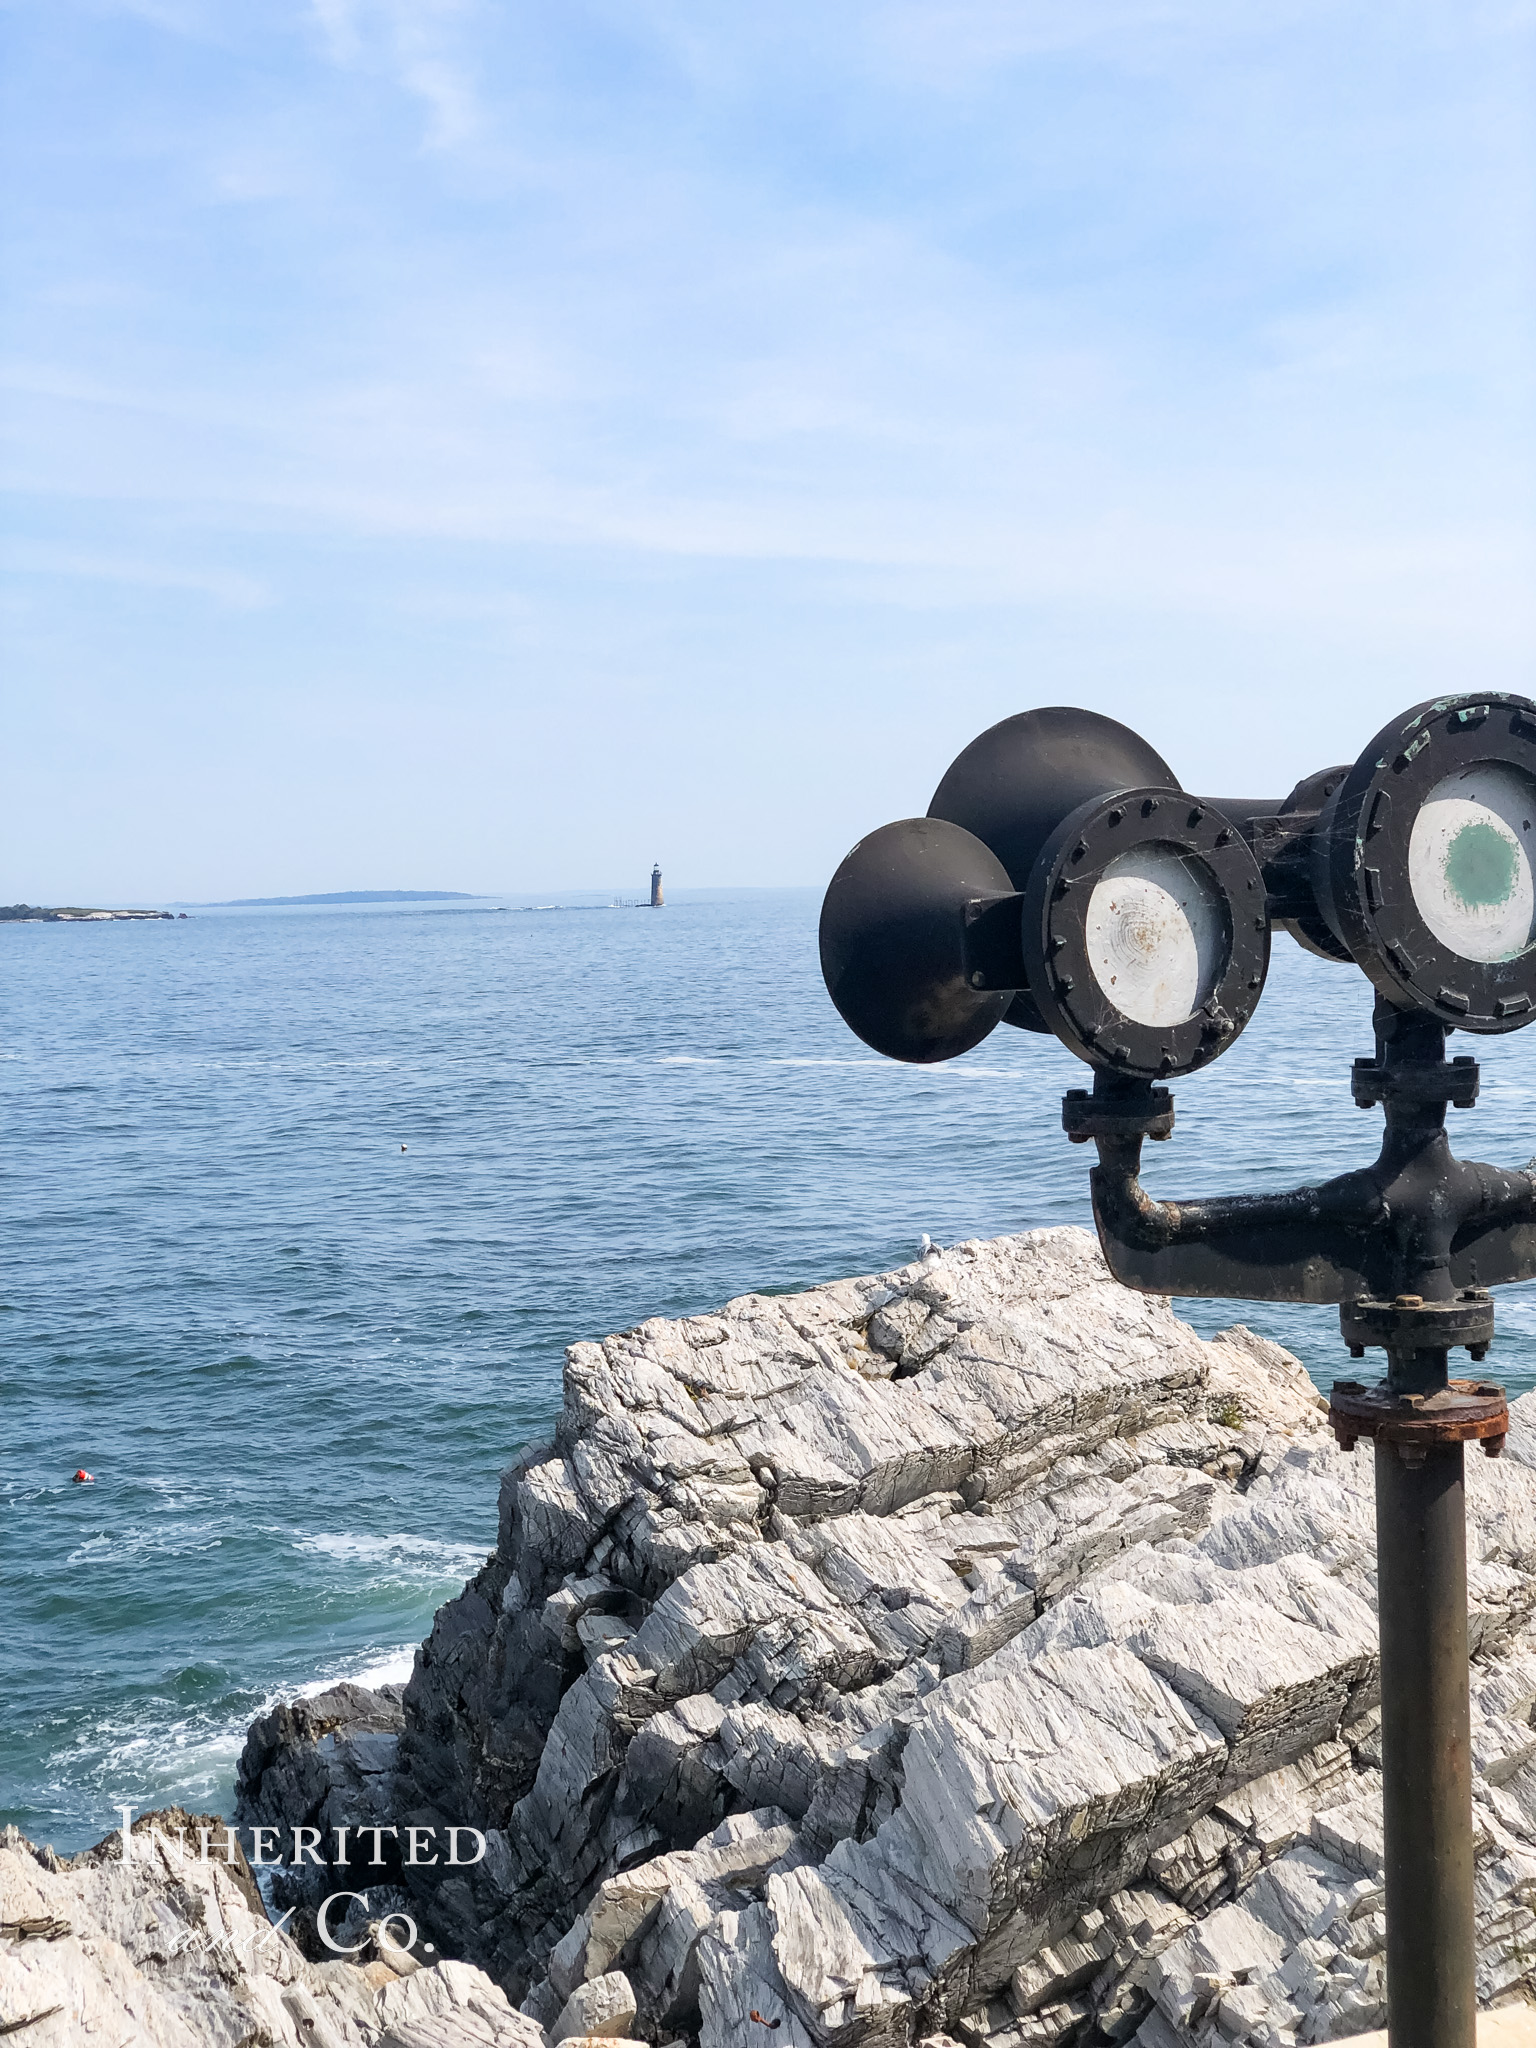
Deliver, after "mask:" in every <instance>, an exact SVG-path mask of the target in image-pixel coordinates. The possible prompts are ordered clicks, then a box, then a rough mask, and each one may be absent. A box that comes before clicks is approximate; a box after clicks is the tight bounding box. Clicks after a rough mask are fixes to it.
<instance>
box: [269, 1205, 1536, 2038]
mask: <svg viewBox="0 0 1536 2048" xmlns="http://www.w3.org/2000/svg"><path fill="white" fill-rule="evenodd" d="M1468 1479H1469V1487H1468V1535H1469V1551H1470V1557H1471V1569H1470V1577H1471V1600H1472V1612H1471V1621H1472V1642H1473V1651H1474V1661H1473V1674H1472V1677H1473V1741H1474V1753H1475V1766H1476V1786H1477V1790H1476V1800H1477V1808H1476V1819H1477V1830H1478V1858H1479V1860H1478V1895H1477V1912H1478V1938H1479V1952H1480V1976H1479V1992H1480V1996H1481V1998H1482V2000H1483V2002H1484V2003H1485V2004H1487V2005H1500V2004H1509V2003H1513V2002H1516V2001H1519V2000H1521V1999H1522V1998H1524V1997H1526V1996H1527V1995H1530V1996H1536V1990H1533V1988H1532V1987H1533V1984H1536V1910H1533V1907H1536V1727H1533V1725H1532V1717H1533V1705H1536V1623H1533V1620H1532V1609H1533V1607H1536V1401H1533V1399H1532V1397H1527V1398H1526V1399H1525V1400H1524V1401H1521V1402H1518V1403H1516V1404H1515V1407H1514V1410H1513V1428H1512V1431H1511V1436H1510V1443H1509V1450H1508V1453H1507V1454H1506V1456H1505V1457H1504V1458H1503V1459H1501V1460H1499V1461H1498V1462H1491V1461H1489V1460H1486V1459H1484V1458H1481V1457H1476V1458H1473V1459H1471V1460H1469V1466H1468ZM1374 1552H1375V1544H1374V1521H1373V1509H1372V1475H1371V1467H1370V1463H1369V1460H1368V1458H1367V1457H1366V1456H1364V1455H1359V1454H1357V1455H1355V1456H1347V1455H1345V1454H1343V1453H1341V1452H1339V1451H1338V1450H1337V1448H1336V1447H1335V1446H1334V1443H1333V1440H1332V1438H1331V1436H1330V1435H1329V1434H1328V1432H1327V1430H1326V1428H1325V1426H1324V1407H1323V1403H1322V1400H1321V1398H1320V1397H1319V1395H1318V1394H1317V1392H1316V1390H1315V1389H1314V1388H1313V1386H1312V1384H1311V1382H1310V1381H1309V1380H1308V1378H1307V1376H1306V1374H1305V1372H1304V1371H1303V1370H1302V1368H1301V1366H1300V1365H1299V1364H1298V1363H1297V1361H1296V1360H1295V1359H1294V1358H1292V1357H1290V1355H1289V1354H1288V1353H1286V1352H1284V1351H1282V1350H1281V1349H1280V1348H1279V1347H1278V1346H1276V1345H1273V1344H1270V1343H1267V1342H1266V1341H1264V1340H1263V1339H1261V1338H1258V1337H1256V1336H1254V1335H1252V1334H1251V1333H1250V1332H1248V1331H1247V1330H1244V1329H1241V1328H1238V1329H1233V1330H1230V1331H1227V1332H1225V1333H1224V1334H1223V1336H1222V1337H1220V1338H1218V1339H1217V1340H1215V1341H1214V1342H1210V1343H1207V1342H1203V1341H1202V1340H1200V1339H1199V1338H1198V1337H1196V1336H1195V1334H1194V1333H1193V1332H1192V1331H1191V1330H1190V1329H1189V1328H1188V1327H1187V1326H1186V1325H1184V1324H1183V1323H1181V1322H1180V1321H1179V1320H1178V1319H1177V1317H1176V1316H1175V1315H1174V1314H1173V1312H1172V1310H1171V1308H1170V1307H1169V1305H1168V1304H1167V1303H1165V1302H1162V1301H1158V1300H1154V1299H1149V1298H1146V1297H1143V1296H1140V1295H1137V1294H1134V1293H1130V1292H1128V1291H1127V1290H1125V1289H1123V1288H1121V1287H1119V1286H1118V1285H1117V1284H1116V1283H1115V1282H1114V1281H1113V1280H1111V1278H1110V1277H1109V1274H1108V1272H1107V1270H1106V1269H1105V1267H1104V1265H1103V1262H1102V1260H1101V1258H1100V1255H1099V1252H1098V1249H1097V1247H1096V1245H1095V1244H1094V1243H1093V1241H1092V1239H1091V1238H1089V1237H1088V1236H1086V1235H1085V1234H1084V1233H1082V1232H1080V1231H1074V1230H1057V1231H1047V1232H1037V1233H1033V1234H1031V1235H1028V1236H1023V1237H1016V1238H1005V1239H999V1240H995V1241H992V1242H988V1243H974V1244H965V1245H960V1246H957V1247H955V1248H953V1249H952V1250H950V1251H947V1252H944V1253H935V1254H933V1255H930V1256H927V1257H925V1258H924V1259H922V1260H920V1261H918V1262H917V1263H915V1264H913V1265H910V1266H907V1267H903V1268H901V1269H900V1270H898V1271H896V1272H892V1273H886V1274H882V1275H879V1276H876V1277H872V1278H864V1279H857V1280H847V1281H840V1282H837V1283H836V1284H834V1285H831V1286H827V1287H821V1288H815V1289H812V1290H810V1291H808V1292H806V1293H803V1294H796V1295H787V1296H762V1295H751V1296H746V1297H743V1298H742V1299H740V1300H738V1301H734V1302H731V1303H729V1304H728V1305H727V1306H726V1307H725V1308H724V1309H723V1310H721V1311H720V1312H719V1313H718V1314H715V1315H707V1316H696V1317H689V1318H685V1319H682V1320H678V1321H660V1320H657V1321H652V1322H647V1323H643V1324H641V1325H640V1326H639V1327H638V1328H637V1329H635V1330H631V1331H628V1332H625V1333H624V1334H622V1335H619V1336H615V1337H611V1338H607V1339H605V1340H604V1341H603V1342H602V1343H600V1344H587V1343H583V1344H577V1345H574V1346H573V1347H572V1348H571V1350H570V1352H569V1353H568V1356H567V1362H566V1370H565V1383H564V1402H563V1407H562V1411H561V1415H560V1420H559V1423H558V1425H557V1428H556V1431H555V1434H554V1437H553V1440H552V1441H550V1442H548V1443H545V1444H541V1445H539V1446H537V1447H534V1448H532V1449H530V1450H528V1451H526V1452H525V1453H524V1454H523V1455H522V1456H520V1457H519V1458H518V1459H517V1460H516V1461H515V1462H514V1464H513V1465H512V1466H511V1467H510V1468H509V1470H508V1471H507V1472H506V1474H505V1475H504V1477H503V1482H502V1489H501V1512H500V1525H499V1536H498V1542H497V1547H496V1550H495V1552H494V1553H493V1554H492V1556H491V1557H490V1558H489V1559H488V1560H487V1562H486V1564H485V1566H484V1568H483V1569H482V1570H481V1571H480V1572H479V1573H478V1574H477V1576H476V1577H475V1578H474V1580H473V1581H471V1583H470V1584H469V1585H468V1586H467V1587H466V1588H465V1590H464V1592H463V1593H462V1594H461V1595H460V1596H459V1598H458V1599H456V1600H454V1601H452V1602H450V1603H449V1604H448V1605H447V1606H445V1607H444V1608H443V1609H441V1610H440V1612H439V1614H438V1616H437V1619H436V1622H435V1624H434V1627H433V1631H432V1634H431V1636H430V1638H429V1639H428V1641H427V1642H426V1643H425V1644H423V1646H422V1648H421V1650H420V1652H419V1653H418V1656H417V1660H416V1667H415V1671H414V1673H413V1676H412V1678H411V1680H410V1683H409V1684H408V1686H407V1687H406V1688H405V1690H404V1695H403V1698H396V1697H394V1696H390V1695H376V1694H369V1693H364V1692H362V1691H361V1690H360V1689H359V1688H355V1687H347V1688H337V1689H336V1690H335V1691H333V1692H332V1693H330V1694H324V1695H321V1696H320V1697H318V1698H316V1699H312V1700H307V1701H303V1702H299V1703H296V1704H294V1705H292V1706H288V1707H282V1708H279V1709H277V1710H276V1711H275V1712H274V1713H273V1714H271V1715H269V1716H267V1717H265V1718H264V1719H263V1720H261V1721H259V1722H258V1723H257V1724H256V1725H255V1726H254V1727H253V1729H252V1731H251V1734H250V1738H249V1740H248V1742H247V1745H246V1749H245V1753H244V1756H243V1758H242V1760H241V1766H240V1775H239V1788H238V1790H239V1809H238V1811H239V1818H240V1819H241V1820H242V1821H243V1822H244V1823H245V1824H246V1825H247V1826H250V1825H256V1824H262V1825H268V1826H272V1827H275V1828H277V1829H279V1830H281V1831H283V1834H284V1835H285V1837H286V1836H288V1835H289V1834H290V1833H291V1830H292V1829H293V1828H295V1827H298V1826H306V1827H314V1828H316V1829H318V1830H320V1831H322V1834H323V1835H324V1837H325V1838H326V1839H330V1838H331V1837H330V1830H332V1829H333V1828H335V1827H337V1826H355V1825H357V1824H358V1823H361V1822H367V1823H370V1824H380V1823H381V1822H383V1821H384V1819H385V1817H386V1816H387V1820H388V1823H389V1824H391V1825H393V1826H395V1827H396V1828H397V1829H398V1830H399V1834H398V1836H397V1838H396V1839H397V1841H398V1840H404V1839H406V1836H405V1830H406V1829H407V1828H408V1827H411V1826H416V1827H419V1828H432V1829H435V1830H437V1834H436V1835H434V1837H432V1838H431V1839H433V1840H436V1841H440V1840H441V1839H442V1831H443V1830H444V1829H446V1828H448V1827H450V1826H453V1825H461V1826H462V1825H465V1824H467V1825H470V1826H473V1827H475V1828H477V1829H478V1830H480V1831H481V1833H482V1834H483V1836H484V1840H485V1845H486V1848H485V1854H484V1856H483V1857H482V1858H481V1859H480V1860H479V1861H478V1862H475V1863H472V1864H469V1865H466V1866H462V1867H460V1866H454V1867H452V1868H447V1867H445V1866H444V1865H443V1864H442V1862H441V1861H439V1862H438V1864H436V1865H435V1866H432V1867H425V1866H421V1865H416V1866H410V1865H408V1864H406V1863H400V1862H397V1863H396V1864H395V1865H393V1866H392V1867H390V1868H389V1869H387V1870H386V1871H385V1872H384V1875H383V1879H382V1885H381V1888H380V1889H379V1890H378V1891H377V1892H370V1899H371V1902H372V1903H371V1905H365V1906H358V1905H357V1904H356V1903H355V1902H354V1904H353V1905H352V1907H351V1908H349V1910H350V1911H351V1912H352V1913H353V1914H355V1915H366V1913H368V1912H370V1911H371V1912H377V1911H378V1910H380V1909H381V1907H382V1908H383V1909H385V1910H387V1909H388V1907H389V1906H391V1905H392V1904H394V1903H396V1902H397V1901H398V1902H400V1903H405V1902H408V1904H409V1910H410V1913H411V1915H412V1916H413V1918H414V1919H415V1921H417V1922H418V1923H419V1926H420V1929H421V1934H420V1941H419V1944H418V1948H417V1951H416V1955H415V1956H414V1957H413V1958H411V1959H409V1960H411V1961H418V1962H425V1961H426V1959H427V1951H426V1948H425V1944H426V1943H427V1942H429V1941H430V1942H431V1943H432V1945H433V1951H432V1952H433V1953H434V1954H436V1955H439V1956H441V1955H448V1956H451V1957H453V1958H455V1959H456V1961H455V1964H454V1965H452V1966H451V1967H456V1968H460V1969H470V1970H473V1971H475V1972H484V1973H485V1977H484V1978H479V1977H478V1976H477V1978H476V1980H475V1981H477V1982H485V1981H487V1980H491V1981H492V1982H493V1985H494V1987H499V1990H500V1991H501V1992H502V1993H505V1995H506V1998H507V2000H509V2001H510V2002H511V2003H512V2004H515V2005H517V2006H518V2007H520V2009H521V2010H520V2015H519V2023H520V2024H521V2025H523V2026H526V2027H530V2028H532V2029H533V2030H534V2038H536V2039H539V2040H542V2041H544V2042H548V2043H554V2042H558V2041H560V2040H568V2039H575V2040H581V2039H584V2038H599V2039H601V2038H609V2039H612V2038H619V2037H633V2038H636V2039H640V2040H644V2041H646V2042H649V2043H653V2044H663V2043H668V2042H672V2041H679V2042H685V2043H688V2044H690V2048H726V2044H732V2048H735V2044H741V2043H747V2044H753V2043H762V2044H763V2048H769V2044H770V2043H771V2044H772V2048H907V2044H914V2043H919V2042H926V2043H930V2044H936V2048H937V2044H943V2043H944V2042H946V2041H948V2042H952V2043H961V2044H965V2048H1046V2044H1058V2043H1073V2044H1080V2048H1099V2044H1107V2043H1118V2042H1135V2043H1137V2044H1139V2048H1214V2044H1217V2043H1222V2044H1229V2043H1230V2044H1245V2043H1253V2044H1256V2048H1278V2044H1292V2043H1304V2042H1317V2041H1328V2040H1339V2039H1342V2038H1344V2037H1346V2036H1350V2035H1353V2034H1357V2033H1360V2032H1362V2031H1364V2030H1366V2029H1368V2028H1371V2027H1375V2026H1379V2025H1381V2024H1382V2023H1383V2019H1384V2011H1385V2007H1384V1984H1383V1964H1382V1956H1383V1947H1384V1942H1383V1935H1384V1926H1383V1919H1382V1888H1381V1784H1380V1769H1379V1737H1378V1726H1379V1716H1378V1713H1377V1707H1376V1684H1377V1665H1376V1624H1375V1609H1374V1597H1375V1595H1374ZM354 1839H355V1838H354ZM371 1875H372V1877H373V1878H374V1879H375V1880H377V1879H378V1875H379V1874H378V1872H377V1871H376V1870H375V1871H373V1872H371ZM369 1876H370V1872H369V1871H367V1870H362V1869H360V1868H359V1867H358V1865H357V1864H356V1863H354V1864H352V1865H350V1866H347V1867H339V1866H334V1865H333V1866H330V1867H327V1868H317V1867H314V1866H312V1865H310V1866H306V1867H304V1868H303V1869H301V1870H285V1871H281V1872H279V1873H277V1880H276V1881H277V1902H278V1905H279V1906H280V1907H281V1908H283V1909H284V1910H289V1909H294V1910H293V1918H292V1920H291V1921H290V1923H289V1924H290V1926H291V1927H293V1928H295V1929H296V1930H298V1931H299V1932H300V1934H301V1938H302V1939H303V1940H304V1941H305V1942H306V1945H307V1946H308V1947H309V1948H310V1950H311V1952H312V1953H315V1954H319V1953H323V1951H321V1950H319V1949H318V1948H316V1946H315V1942H314V1936H313V1932H312V1930H307V1922H306V1916H307V1915H308V1914H309V1913H311V1912H312V1910H313V1908H314V1906H315V1905H316V1904H317V1903H318V1901H319V1900H320V1898H321V1897H322V1896H324V1894H325V1893H326V1892H327V1891H335V1890H336V1889H337V1888H338V1887H341V1886H346V1887H348V1888H349V1889H350V1888H353V1887H355V1888H357V1889H360V1890H361V1889H366V1888H367V1880H368V1878H369ZM351 1932H352V1934H353V1936H354V1937H355V1938H357V1939H358V1940H359V1942H360V1946H359V1948H358V1954H359V1956H360V1958H362V1959H364V1960H366V1958H367V1957H368V1956H369V1955H370V1954H374V1955H379V1954H382V1953H383V1952H382V1951H381V1950H379V1949H378V1948H377V1946H375V1947H374V1948H373V1949H370V1948H369V1947H368V1946H367V1945H366V1940H365V1939H364V1937H367V1936H369V1935H370V1933H371V1932H372V1929H371V1927H370V1924H369V1923H367V1922H366V1920H363V1921H361V1922H359V1924H358V1925H356V1926H353V1927H352V1929H351ZM398 1960H399V1959H398V1957H395V1958H393V1961H392V1963H386V1962H383V1961H374V1962H372V1963H370V1964H369V1965H368V1967H369V1968H370V1969H373V1970H375V1971H377V1970H378V1969H381V1968H385V1967H392V1966H393V1963H398ZM306 1967H312V1965H306ZM321 1967H322V1969H331V1970H335V1969H338V1968H349V1969H352V1972H353V1975H354V1976H356V1975H358V1974H360V1973H359V1972H358V1971H357V1969H356V1968H355V1966H351V1965H340V1964H331V1965H322V1966H321ZM444 1967H445V1966H444V1965H442V1964H437V1965H435V1966H433V1967H432V1968H428V1969H422V1970H418V1971H417V1972H415V1973H414V1974H413V1975H412V1976H411V1977H410V1980H409V1981H410V1982H411V1983H416V1982H418V1981H420V1980H421V1979H423V1978H433V1977H436V1976H437V1975H438V1974H439V1972H440V1971H441V1970H442V1969H443V1968H444ZM375 1995H379V1994H377V1993H376V1994H375ZM396 1995H397V1996H398V1995H399V1994H398V1993H397V1994H396ZM508 2010H509V2011H510V2005H509V2007H508ZM281 2038H286V2037H281ZM450 2038H458V2037H456V2036H446V2035H445V2036H444V2039H445V2040H447V2039H450ZM464 2038H465V2039H470V2038H473V2037H471V2036H467V2035H466V2036H465V2037H464ZM511 2038H512V2037H511V2036H509V2039H511ZM518 2039H519V2048H521V2043H522V2039H523V2037H518Z"/></svg>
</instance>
